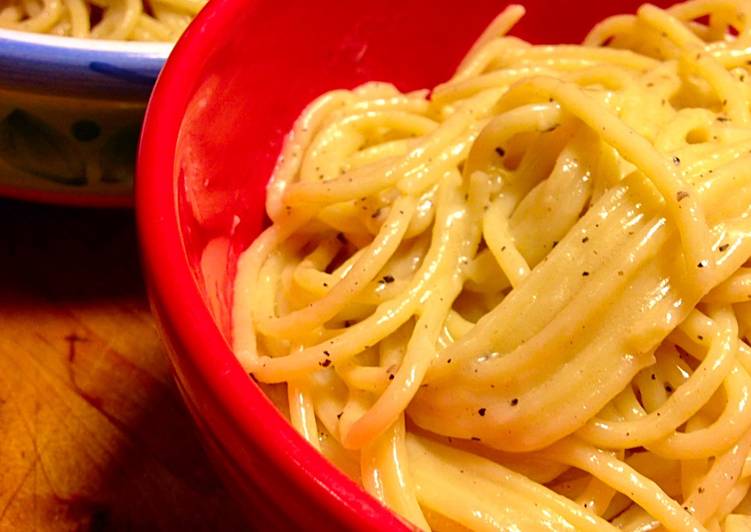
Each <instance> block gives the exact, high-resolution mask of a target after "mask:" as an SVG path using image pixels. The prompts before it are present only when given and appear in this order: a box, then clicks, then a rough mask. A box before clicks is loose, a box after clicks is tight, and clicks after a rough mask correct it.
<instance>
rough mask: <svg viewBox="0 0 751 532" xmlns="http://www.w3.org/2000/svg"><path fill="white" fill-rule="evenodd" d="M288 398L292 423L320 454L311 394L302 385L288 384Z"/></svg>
mask: <svg viewBox="0 0 751 532" xmlns="http://www.w3.org/2000/svg"><path fill="white" fill-rule="evenodd" d="M287 398H288V399H287V401H288V403H289V420H290V423H291V424H292V426H293V427H295V429H296V430H297V432H298V433H299V434H300V435H301V436H302V437H303V438H305V441H307V442H308V443H309V444H310V445H312V446H313V448H314V449H316V450H317V451H318V452H320V451H321V446H320V444H319V442H318V427H317V425H316V417H315V412H314V408H313V400H312V398H311V395H310V393H309V392H308V391H307V390H306V389H305V387H304V386H302V385H301V384H300V383H294V382H288V383H287Z"/></svg>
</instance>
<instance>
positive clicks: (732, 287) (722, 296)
mask: <svg viewBox="0 0 751 532" xmlns="http://www.w3.org/2000/svg"><path fill="white" fill-rule="evenodd" d="M750 297H751V268H740V269H739V270H738V271H736V272H735V273H734V274H733V275H732V276H731V277H729V278H728V279H726V280H725V281H723V282H722V283H720V284H719V285H717V286H715V287H714V288H713V289H712V290H710V291H709V293H708V294H707V295H706V296H704V298H703V299H702V301H704V302H705V303H720V304H729V303H743V302H746V301H748V300H749V298H750Z"/></svg>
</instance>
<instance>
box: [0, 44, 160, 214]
mask: <svg viewBox="0 0 751 532" xmlns="http://www.w3.org/2000/svg"><path fill="white" fill-rule="evenodd" d="M171 48H172V45H171V44H162V43H158V44H153V43H130V42H118V41H95V40H84V39H74V38H70V37H55V36H47V35H36V34H31V33H21V32H16V31H9V30H0V195H2V196H10V197H16V198H22V199H30V200H36V201H44V202H51V203H64V204H72V205H96V206H117V205H130V204H131V203H132V192H133V173H134V172H133V170H134V161H135V153H136V147H137V144H138V136H139V132H140V128H141V122H142V120H143V113H144V109H145V106H146V101H147V100H148V97H149V94H150V92H151V87H152V85H153V84H154V81H155V80H156V77H157V75H158V73H159V71H160V70H161V68H162V65H163V64H164V61H165V60H166V58H167V56H168V55H169V52H170V50H171Z"/></svg>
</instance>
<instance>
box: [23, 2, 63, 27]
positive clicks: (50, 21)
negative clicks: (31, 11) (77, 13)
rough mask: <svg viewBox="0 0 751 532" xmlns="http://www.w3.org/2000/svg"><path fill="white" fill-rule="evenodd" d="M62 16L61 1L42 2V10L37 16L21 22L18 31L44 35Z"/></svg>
mask: <svg viewBox="0 0 751 532" xmlns="http://www.w3.org/2000/svg"><path fill="white" fill-rule="evenodd" d="M62 14H63V3H62V0H42V10H41V11H40V12H39V14H38V15H37V16H34V17H31V18H29V19H26V20H24V21H23V22H21V23H20V24H19V26H20V28H19V29H20V30H21V31H33V32H38V33H44V32H46V31H48V30H49V29H50V28H52V26H54V25H55V23H56V22H57V21H58V20H60V17H61V16H62Z"/></svg>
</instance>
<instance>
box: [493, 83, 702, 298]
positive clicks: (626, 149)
mask: <svg viewBox="0 0 751 532" xmlns="http://www.w3.org/2000/svg"><path fill="white" fill-rule="evenodd" d="M530 95H534V96H533V97H537V98H539V97H543V98H544V97H545V96H547V97H551V98H554V99H555V100H557V101H558V102H559V103H560V105H561V106H562V107H563V108H564V109H565V110H566V111H568V112H570V113H571V114H572V115H574V116H576V117H577V118H579V119H580V120H582V121H583V122H584V123H585V124H587V125H588V126H589V127H590V128H592V130H593V131H596V132H597V133H599V134H600V135H601V136H602V137H603V139H604V140H605V141H606V142H607V143H608V144H610V145H612V146H614V147H615V148H616V149H617V150H618V152H619V153H620V154H621V156H623V158H624V159H626V160H627V161H629V162H631V163H632V164H634V165H636V166H637V167H638V168H639V169H640V170H641V171H642V172H643V174H644V175H645V176H646V177H647V178H648V179H649V180H650V181H651V182H652V183H653V184H654V185H655V187H656V188H657V190H659V191H660V193H661V194H662V196H663V199H664V200H665V204H666V206H667V208H668V212H669V213H670V214H671V217H672V218H673V220H674V222H675V224H676V226H677V228H678V231H679V232H680V234H681V238H682V240H683V242H684V246H685V251H686V262H687V268H688V270H689V271H691V272H693V275H695V277H696V279H697V283H698V284H699V285H704V284H705V283H706V279H707V277H708V275H707V274H706V272H708V271H709V270H711V269H712V265H713V261H712V260H711V259H710V257H711V256H712V255H711V252H710V239H709V229H708V227H707V224H706V221H705V220H706V217H705V215H704V211H703V209H702V208H701V206H700V205H699V203H698V201H697V197H696V192H695V190H694V188H693V187H692V186H691V185H690V184H689V183H686V182H685V180H684V179H683V178H682V177H681V175H680V172H679V171H678V170H677V169H676V167H677V166H679V165H680V160H676V159H672V160H669V159H668V158H667V157H665V156H664V155H662V154H660V153H658V152H657V151H655V149H654V148H653V147H652V145H651V144H650V143H649V142H647V141H646V140H645V139H644V138H643V137H641V136H639V135H637V134H635V132H634V131H633V129H631V128H629V127H628V126H627V125H626V124H624V123H623V122H622V121H620V120H619V119H618V118H617V117H616V116H615V115H613V113H612V112H611V111H610V110H608V109H607V108H606V107H604V106H603V105H601V104H599V103H598V102H596V101H595V100H593V99H591V98H588V97H586V96H585V95H584V94H583V93H582V91H581V90H580V89H579V88H578V87H576V86H575V85H572V84H570V83H565V82H562V81H560V80H557V79H554V78H541V77H539V78H537V77H536V78H530V79H529V80H526V81H523V82H520V83H518V84H517V85H515V86H514V87H513V88H512V89H510V90H509V92H508V93H507V94H506V95H505V96H504V98H503V99H502V100H501V102H500V103H499V111H501V112H502V111H504V110H505V108H508V106H509V105H514V104H515V103H517V102H519V101H520V100H521V101H524V100H528V99H529V98H530Z"/></svg>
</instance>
